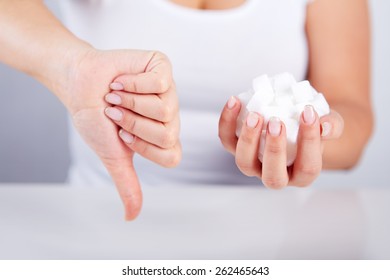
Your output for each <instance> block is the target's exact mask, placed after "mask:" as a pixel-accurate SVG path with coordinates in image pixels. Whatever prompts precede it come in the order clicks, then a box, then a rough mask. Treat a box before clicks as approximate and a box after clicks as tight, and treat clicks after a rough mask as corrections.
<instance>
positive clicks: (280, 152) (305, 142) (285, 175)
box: [219, 97, 344, 189]
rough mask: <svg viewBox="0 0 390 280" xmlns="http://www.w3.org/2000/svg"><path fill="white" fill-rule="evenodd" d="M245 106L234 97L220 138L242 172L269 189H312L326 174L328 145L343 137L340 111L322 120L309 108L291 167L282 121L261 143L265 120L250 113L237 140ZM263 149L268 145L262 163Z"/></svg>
mask: <svg viewBox="0 0 390 280" xmlns="http://www.w3.org/2000/svg"><path fill="white" fill-rule="evenodd" d="M240 108H241V104H240V101H239V100H238V99H236V98H235V97H231V98H230V99H229V101H228V103H227V104H226V106H225V107H224V109H223V111H222V114H221V117H220V120H219V137H220V139H221V142H222V144H223V146H224V147H225V149H226V150H227V151H229V152H230V153H232V154H233V155H234V156H235V159H236V164H237V166H238V168H239V169H240V170H241V172H242V173H244V174H245V175H247V176H251V177H254V176H255V177H258V178H259V179H261V180H262V181H263V183H264V185H265V186H266V187H269V188H272V189H281V188H283V187H285V186H288V185H290V186H298V187H304V186H308V185H310V184H311V183H312V182H313V181H314V180H315V179H316V178H317V177H318V175H319V174H320V172H321V170H322V152H323V144H324V141H329V140H332V139H337V138H339V137H340V136H341V134H342V131H343V127H344V122H343V118H342V117H341V116H340V114H338V113H337V112H336V111H333V110H331V112H330V114H328V115H326V116H323V117H322V118H318V115H317V113H316V112H315V111H314V109H313V107H311V106H306V107H305V109H304V112H303V113H302V115H301V119H300V126H299V133H298V139H297V157H296V159H295V161H294V163H293V165H291V166H289V167H287V142H286V141H287V140H286V128H285V126H284V124H283V122H281V121H280V120H279V119H278V118H271V119H270V121H269V122H268V125H267V129H266V138H265V143H260V138H261V133H262V127H263V118H262V116H260V115H259V114H257V113H253V112H250V113H249V114H248V117H247V119H246V120H245V121H244V123H243V125H242V131H241V134H240V137H239V138H237V137H236V122H237V117H238V114H239V112H240ZM260 145H264V147H265V148H264V155H263V160H262V162H260V161H259V159H258V151H259V147H260Z"/></svg>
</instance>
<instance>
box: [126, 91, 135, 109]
mask: <svg viewBox="0 0 390 280" xmlns="http://www.w3.org/2000/svg"><path fill="white" fill-rule="evenodd" d="M136 102H137V101H136V100H135V97H134V96H133V95H132V94H127V95H126V96H125V103H124V106H125V108H126V109H129V110H132V111H134V110H135V109H136Z"/></svg>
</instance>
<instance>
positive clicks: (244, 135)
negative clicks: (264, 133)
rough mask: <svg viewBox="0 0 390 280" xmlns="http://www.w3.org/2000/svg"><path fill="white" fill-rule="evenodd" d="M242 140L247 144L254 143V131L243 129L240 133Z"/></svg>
mask: <svg viewBox="0 0 390 280" xmlns="http://www.w3.org/2000/svg"><path fill="white" fill-rule="evenodd" d="M240 141H242V142H243V143H244V144H246V145H252V144H253V143H255V137H254V135H253V134H252V133H248V131H245V130H243V131H242V132H241V135H240Z"/></svg>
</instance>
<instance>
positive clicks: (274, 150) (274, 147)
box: [266, 143, 284, 155]
mask: <svg viewBox="0 0 390 280" xmlns="http://www.w3.org/2000/svg"><path fill="white" fill-rule="evenodd" d="M283 151H284V147H283V146H282V145H279V144H278V143H269V144H268V145H266V152H267V153H269V154H276V155H278V154H281V153H282V152H283Z"/></svg>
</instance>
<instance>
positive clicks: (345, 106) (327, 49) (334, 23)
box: [219, 0, 372, 189]
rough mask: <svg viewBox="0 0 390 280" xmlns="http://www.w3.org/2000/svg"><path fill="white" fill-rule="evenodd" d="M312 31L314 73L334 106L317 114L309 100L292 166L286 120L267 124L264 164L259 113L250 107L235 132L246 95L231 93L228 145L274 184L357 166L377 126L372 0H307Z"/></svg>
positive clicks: (251, 172)
mask: <svg viewBox="0 0 390 280" xmlns="http://www.w3.org/2000/svg"><path fill="white" fill-rule="evenodd" d="M306 30H307V37H308V44H309V59H310V61H309V71H308V79H310V81H311V82H312V84H313V85H314V87H315V88H316V89H317V90H319V91H320V92H323V93H324V94H325V95H326V98H327V100H328V102H329V104H330V107H331V109H332V110H331V113H330V114H329V115H327V116H323V117H322V118H321V119H318V115H317V114H316V113H315V111H314V109H313V107H311V106H309V107H305V110H304V111H303V113H302V115H301V119H300V126H299V134H298V141H297V157H296V159H295V161H294V164H293V165H292V166H289V167H287V168H286V133H285V127H284V124H283V123H281V122H280V121H278V120H274V121H273V122H271V121H270V122H269V123H268V126H267V132H266V140H265V143H263V144H264V155H263V161H262V163H260V162H259V160H258V153H257V151H258V147H259V144H261V142H260V134H261V129H262V124H263V118H262V117H261V116H259V115H257V114H249V116H248V117H247V120H246V122H244V123H243V127H242V131H241V134H240V137H239V138H237V137H236V135H235V129H236V120H237V116H238V114H239V111H240V104H239V103H240V102H238V101H237V100H236V98H231V99H230V100H229V102H228V103H227V104H226V106H225V108H224V109H223V111H222V114H221V118H220V122H219V136H220V138H221V141H222V144H223V145H224V147H225V148H226V149H227V150H228V151H229V152H230V153H232V154H233V155H235V158H236V163H237V166H238V168H239V169H240V170H241V171H242V172H243V173H244V174H245V175H247V176H256V177H258V178H259V179H261V180H262V181H263V183H264V184H265V185H266V186H268V187H270V188H273V189H280V188H283V187H285V186H287V185H292V186H308V185H310V184H311V183H312V182H313V181H314V180H315V179H316V178H317V176H318V175H319V173H320V171H321V170H322V169H323V168H327V169H347V168H351V167H352V166H354V165H355V164H356V163H357V161H358V159H359V157H360V155H361V153H362V151H363V148H364V146H365V145H366V143H367V141H368V138H369V136H370V134H371V130H372V111H371V104H370V98H369V71H370V67H369V66H370V65H369V64H370V62H369V31H368V11H367V3H366V1H364V0H342V1H340V0H316V1H315V2H314V3H312V4H310V5H309V6H308V9H307V22H306ZM326 127H327V128H328V129H326ZM321 129H322V130H321Z"/></svg>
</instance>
